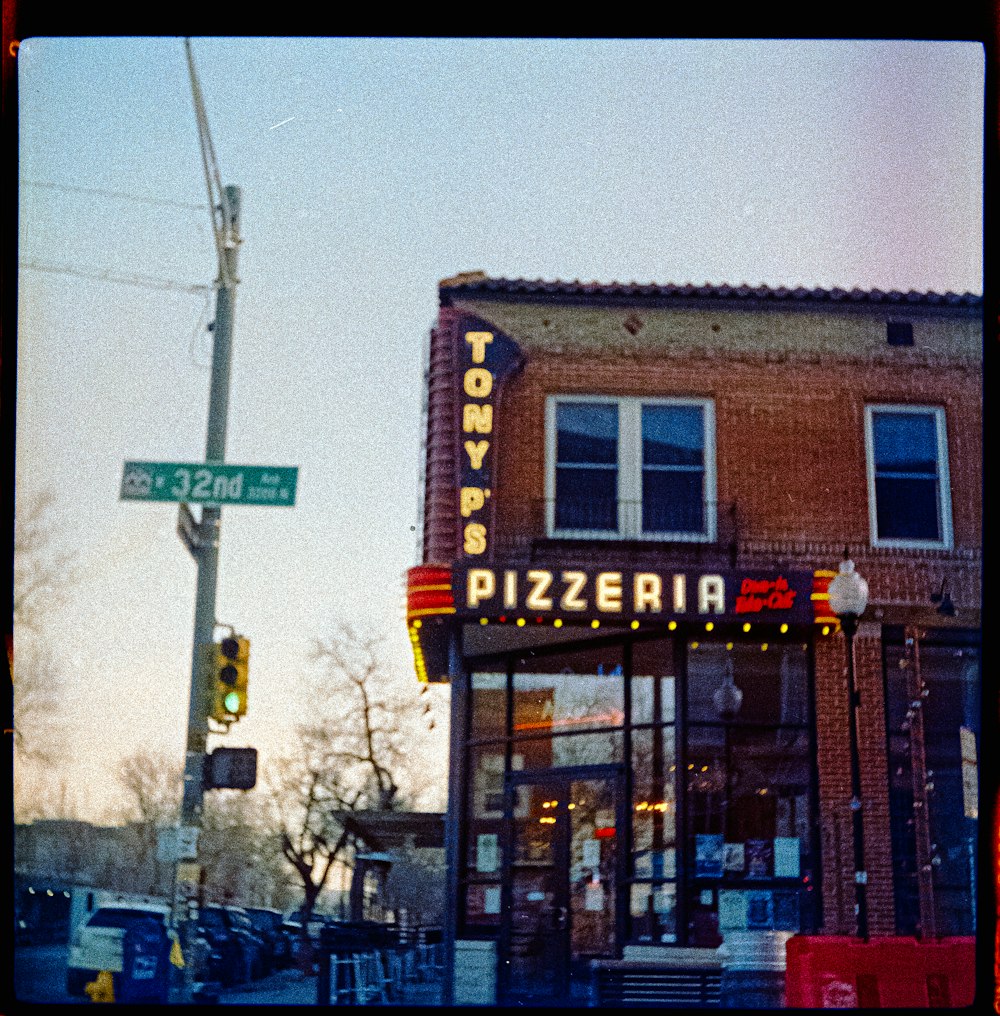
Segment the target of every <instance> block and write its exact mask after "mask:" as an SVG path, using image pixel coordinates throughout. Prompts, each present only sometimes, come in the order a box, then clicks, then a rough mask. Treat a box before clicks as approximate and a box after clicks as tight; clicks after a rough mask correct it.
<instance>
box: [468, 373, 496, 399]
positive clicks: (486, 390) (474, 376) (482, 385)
mask: <svg viewBox="0 0 1000 1016" xmlns="http://www.w3.org/2000/svg"><path fill="white" fill-rule="evenodd" d="M463 386H464V388H465V394H466V395H469V396H471V397H472V398H474V399H485V398H486V397H487V396H488V395H489V394H490V392H491V391H493V375H492V374H491V373H490V372H489V371H488V370H487V369H486V368H485V367H470V368H469V369H468V370H467V371H466V372H465V381H464V382H463Z"/></svg>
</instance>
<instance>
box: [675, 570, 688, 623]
mask: <svg viewBox="0 0 1000 1016" xmlns="http://www.w3.org/2000/svg"><path fill="white" fill-rule="evenodd" d="M685 610H687V597H686V594H685V592H684V576H683V575H675V576H674V613H675V614H683V613H684V611H685Z"/></svg>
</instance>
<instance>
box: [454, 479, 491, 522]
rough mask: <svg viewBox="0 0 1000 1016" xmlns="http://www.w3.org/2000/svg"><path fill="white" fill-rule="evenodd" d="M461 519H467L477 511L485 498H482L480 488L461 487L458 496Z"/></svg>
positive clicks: (484, 501) (484, 502)
mask: <svg viewBox="0 0 1000 1016" xmlns="http://www.w3.org/2000/svg"><path fill="white" fill-rule="evenodd" d="M460 503H461V506H462V507H461V511H462V518H463V519H467V518H468V517H469V516H470V515H471V514H472V513H473V512H475V511H479V509H480V508H482V506H483V505H484V504H486V498H485V497H484V496H483V491H482V488H481V487H463V488H462V493H461V495H460Z"/></svg>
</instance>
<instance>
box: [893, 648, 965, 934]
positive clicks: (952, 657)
mask: <svg viewBox="0 0 1000 1016" xmlns="http://www.w3.org/2000/svg"><path fill="white" fill-rule="evenodd" d="M943 638H944V636H943V635H940V634H939V635H938V637H937V639H928V640H927V641H921V643H920V644H919V645H918V646H917V647H916V648H917V651H918V654H919V661H918V658H917V656H916V655H915V654H914V647H913V645H912V644H911V645H910V646H909V647H908V646H906V644H905V643H904V644H897V645H888V646H887V647H886V650H885V676H886V718H887V725H888V735H889V780H890V810H891V828H892V845H893V858H894V867H895V870H894V888H895V901H896V926H897V931H898V932H899V934H902V935H912V934H917V933H918V932H920V931H921V930H922V929H921V927H920V924H921V894H922V893H923V896H924V901H923V904H924V908H925V910H926V909H927V908H928V906H930V907H932V908H933V918H932V919H933V921H934V925H935V927H934V931H935V932H936V934H938V935H971V934H973V933H974V929H975V904H976V879H977V874H976V862H977V849H976V848H977V837H978V814H979V802H978V782H979V778H978V777H979V771H978V757H979V752H978V748H979V648H978V646H977V645H975V644H974V643H973V642H972V640H971V639H965V640H961V641H964V642H965V644H964V645H963V644H961V643H960V640H959V639H958V638H956V639H955V643H954V644H951V645H942V644H941V640H942V639H943ZM935 643H936V644H935ZM918 662H919V673H917V672H916V670H917V666H918ZM914 702H919V707H918V708H919V713H920V716H919V717H917V715H916V713H917V709H916V708H915V707H914ZM918 742H919V743H918ZM921 810H925V812H926V822H927V828H926V842H927V843H928V844H929V849H928V850H927V851H926V853H927V854H928V856H927V858H926V863H929V864H930V865H931V871H930V876H931V877H930V881H929V883H928V882H927V881H926V880H925V882H924V888H923V889H921V884H920V879H919V878H918V871H917V868H918V864H920V863H921V862H922V861H924V860H925V859H924V858H923V857H922V856H921V854H922V853H923V851H919V850H918V842H919V838H921V837H923V836H924V832H925V831H924V829H923V827H922V825H921V821H922V816H921V815H920V812H921Z"/></svg>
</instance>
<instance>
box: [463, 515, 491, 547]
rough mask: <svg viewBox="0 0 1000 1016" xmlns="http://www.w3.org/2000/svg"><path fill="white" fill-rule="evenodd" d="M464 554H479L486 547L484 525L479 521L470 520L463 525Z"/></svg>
mask: <svg viewBox="0 0 1000 1016" xmlns="http://www.w3.org/2000/svg"><path fill="white" fill-rule="evenodd" d="M463 546H464V548H465V552H466V554H481V553H482V552H483V551H484V550H485V549H486V526H484V525H482V523H479V522H470V523H469V524H468V525H467V526H466V527H465V543H464V544H463Z"/></svg>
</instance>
